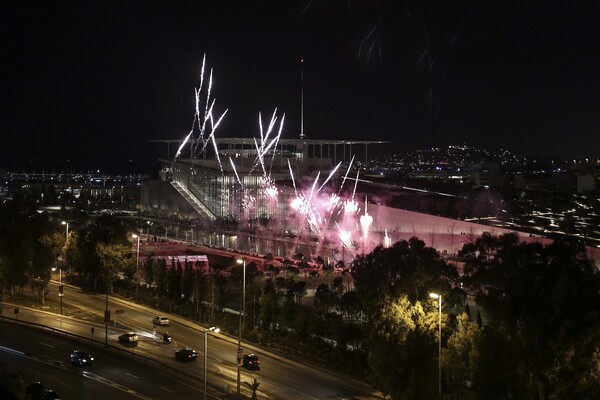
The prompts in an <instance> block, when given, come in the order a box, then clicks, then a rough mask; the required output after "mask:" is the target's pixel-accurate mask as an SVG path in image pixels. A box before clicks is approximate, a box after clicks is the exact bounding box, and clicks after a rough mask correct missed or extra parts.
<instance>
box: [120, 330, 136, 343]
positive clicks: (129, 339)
mask: <svg viewBox="0 0 600 400" xmlns="http://www.w3.org/2000/svg"><path fill="white" fill-rule="evenodd" d="M138 340H140V338H139V337H138V335H137V334H136V333H133V332H126V333H124V334H122V335H120V336H119V342H121V343H137V341H138Z"/></svg>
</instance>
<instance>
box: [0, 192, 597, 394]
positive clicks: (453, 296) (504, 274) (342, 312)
mask: <svg viewBox="0 0 600 400" xmlns="http://www.w3.org/2000/svg"><path fill="white" fill-rule="evenodd" d="M82 226H84V227H83V228H80V229H73V230H71V231H70V232H69V235H68V238H67V239H65V232H64V229H63V227H62V226H61V225H60V222H59V221H56V220H53V218H52V216H51V215H49V214H46V213H38V212H37V210H36V208H35V206H34V205H31V204H29V203H28V202H27V201H26V199H24V198H15V199H14V200H13V201H8V202H5V203H4V204H2V205H1V206H0V284H1V286H2V290H3V295H4V298H5V299H9V298H12V297H14V296H16V295H17V294H19V293H20V292H21V293H22V292H23V291H24V290H28V291H30V292H32V293H35V294H36V296H37V299H38V301H39V302H41V303H43V302H44V301H45V294H46V293H47V285H48V281H49V279H50V273H51V269H52V268H53V267H58V268H61V269H62V270H63V271H66V272H67V277H68V279H69V280H70V281H71V282H74V283H77V284H80V285H82V286H85V287H88V288H90V289H94V290H97V291H99V292H102V293H104V292H105V291H107V290H108V291H109V292H111V293H119V294H121V295H123V296H128V297H130V298H131V299H132V300H136V301H140V302H143V303H146V304H148V305H151V306H153V307H156V308H159V309H161V310H164V311H168V312H172V313H176V314H180V315H182V316H184V317H186V318H189V319H193V320H196V321H199V322H202V323H210V324H218V326H220V327H222V329H224V330H225V331H227V332H229V333H230V334H232V335H237V329H238V328H237V322H238V316H237V315H235V314H233V313H230V312H226V311H227V310H226V309H227V308H231V309H234V310H238V309H239V308H240V298H241V297H242V296H241V292H242V272H241V267H240V266H233V267H231V266H219V265H213V266H211V268H210V269H209V270H208V271H206V270H200V269H195V268H193V267H194V266H193V265H190V264H189V263H176V264H172V265H166V263H165V262H164V261H162V260H159V259H154V258H153V257H151V256H150V257H145V259H144V261H145V262H146V265H147V267H146V269H145V271H144V273H143V276H140V277H139V278H140V281H141V282H144V284H143V285H139V286H138V285H136V254H135V253H133V254H132V251H131V241H130V240H128V237H127V230H126V228H125V227H124V225H122V223H121V221H120V220H118V219H116V218H115V217H112V216H102V217H99V218H97V219H95V220H94V221H91V222H90V223H89V224H88V225H82ZM459 260H460V268H458V266H457V265H454V264H452V263H448V262H447V261H445V260H444V259H443V258H442V257H441V256H440V254H438V252H437V251H436V250H435V249H434V248H430V247H426V246H425V244H424V243H423V242H422V241H421V240H419V239H418V238H412V239H410V240H409V241H401V242H397V243H395V244H394V245H393V246H392V247H390V248H382V247H378V248H376V249H375V250H374V251H373V252H372V253H370V254H367V255H364V256H361V257H359V258H357V259H356V260H355V261H354V262H353V264H352V265H351V266H349V267H350V271H351V272H350V273H351V279H352V282H353V287H354V288H353V289H352V290H348V286H347V285H346V284H345V282H346V279H349V278H350V277H349V276H345V277H344V276H337V277H335V278H332V279H331V280H330V281H329V280H325V281H324V282H323V283H322V284H321V285H320V286H318V288H317V289H316V292H315V295H314V297H311V300H310V301H307V299H306V294H307V291H306V281H305V280H303V278H304V279H306V275H305V274H298V273H297V272H298V271H297V270H294V269H290V270H289V271H288V270H283V271H278V270H277V269H276V268H273V267H272V266H269V265H267V267H265V268H264V270H261V269H259V268H257V266H256V265H253V264H252V263H250V264H249V265H248V266H247V270H246V297H245V299H246V304H245V305H244V307H245V309H246V316H245V318H244V324H243V330H244V332H243V336H244V339H245V340H248V341H252V342H255V343H256V344H259V345H263V346H266V347H270V348H272V349H275V350H281V351H285V352H287V353H290V354H292V355H293V356H295V357H298V358H299V359H303V360H312V361H314V362H319V363H321V364H322V365H325V366H331V367H334V368H336V369H337V370H345V371H346V372H348V373H350V374H356V375H357V376H362V377H366V378H367V380H368V381H369V382H370V383H371V384H372V385H373V386H374V387H376V388H377V389H379V390H381V391H382V392H383V393H385V394H386V395H388V396H389V397H390V398H392V399H434V398H437V396H438V378H437V377H438V343H439V340H441V371H442V375H441V376H442V392H443V397H444V398H447V399H565V398H576V399H595V398H600V307H598V305H599V304H600V276H599V274H598V269H597V268H596V267H595V266H594V265H593V263H592V262H591V261H590V260H589V259H588V258H587V257H586V253H585V248H584V247H582V245H581V244H578V243H571V242H566V241H555V242H554V243H553V244H551V245H548V246H542V245H540V244H537V243H529V244H526V243H521V242H519V240H518V237H517V236H516V235H512V234H507V235H503V236H500V237H495V236H491V235H484V236H482V237H480V238H478V239H474V240H473V241H472V242H471V243H467V244H465V246H464V247H463V249H462V250H461V251H460V253H459ZM225 267H229V268H228V269H227V273H225V272H224V271H225V269H226V268H225ZM201 271H202V272H201ZM459 272H460V273H459ZM325 273H326V271H322V274H325ZM136 286H138V287H136ZM136 289H137V290H136ZM431 293H436V294H439V295H441V297H442V311H441V328H442V329H441V338H440V337H438V326H439V325H438V324H439V321H440V320H439V319H440V314H439V313H438V300H436V299H432V298H431V297H430V294H431ZM255 384H257V385H258V382H255Z"/></svg>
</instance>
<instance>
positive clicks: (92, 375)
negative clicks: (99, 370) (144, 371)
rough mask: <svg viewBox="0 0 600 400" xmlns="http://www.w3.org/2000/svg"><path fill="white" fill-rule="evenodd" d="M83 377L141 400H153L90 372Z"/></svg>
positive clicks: (84, 372) (85, 372)
mask: <svg viewBox="0 0 600 400" xmlns="http://www.w3.org/2000/svg"><path fill="white" fill-rule="evenodd" d="M128 375H130V374H128ZM83 376H85V377H86V378H89V379H92V380H94V381H96V382H100V383H103V384H105V385H107V386H110V387H113V388H115V389H118V390H120V391H122V392H125V393H129V394H131V395H132V396H135V397H138V398H140V399H144V400H152V398H151V397H148V396H145V395H143V394H142V393H138V392H136V391H135V390H133V389H129V388H127V387H125V386H123V385H121V384H120V383H117V382H113V381H111V380H110V379H106V378H103V377H101V376H100V375H96V374H93V373H91V372H88V371H83Z"/></svg>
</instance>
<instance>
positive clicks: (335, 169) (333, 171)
mask: <svg viewBox="0 0 600 400" xmlns="http://www.w3.org/2000/svg"><path fill="white" fill-rule="evenodd" d="M340 165H342V162H341V161H340V162H339V163H338V165H336V166H335V168H334V169H333V170H331V172H330V173H329V176H327V179H325V181H324V182H323V184H322V185H321V186H320V187H319V190H317V192H320V191H321V189H323V186H325V185H326V184H327V182H329V180H330V179H331V177H332V176H333V174H335V172H336V171H337V170H338V168H339V167H340Z"/></svg>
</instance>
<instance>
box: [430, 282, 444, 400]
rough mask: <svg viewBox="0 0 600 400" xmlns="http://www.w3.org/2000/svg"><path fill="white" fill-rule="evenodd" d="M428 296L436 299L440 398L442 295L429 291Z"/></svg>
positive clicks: (440, 396) (439, 391)
mask: <svg viewBox="0 0 600 400" xmlns="http://www.w3.org/2000/svg"><path fill="white" fill-rule="evenodd" d="M429 297H431V298H432V299H437V301H438V310H439V311H438V335H439V336H438V396H439V398H440V399H441V398H442V295H441V294H437V293H429Z"/></svg>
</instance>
